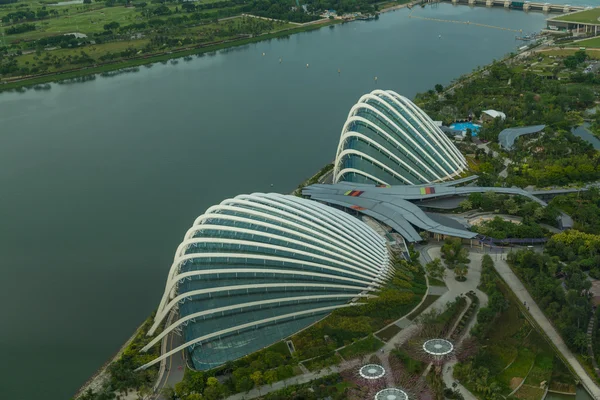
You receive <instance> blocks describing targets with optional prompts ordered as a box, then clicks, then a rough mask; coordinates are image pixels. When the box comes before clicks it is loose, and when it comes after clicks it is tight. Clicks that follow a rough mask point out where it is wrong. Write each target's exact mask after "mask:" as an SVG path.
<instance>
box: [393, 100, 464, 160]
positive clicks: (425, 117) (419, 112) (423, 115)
mask: <svg viewBox="0 0 600 400" xmlns="http://www.w3.org/2000/svg"><path fill="white" fill-rule="evenodd" d="M395 95H396V97H397V98H398V99H399V100H401V101H404V103H405V104H407V105H408V106H409V107H411V108H412V109H414V110H415V113H416V114H417V115H419V116H420V117H421V119H422V120H423V121H426V122H427V124H429V125H430V126H431V127H432V128H435V131H436V132H437V133H438V135H439V137H441V138H442V140H444V141H445V142H446V144H447V146H448V148H449V149H451V150H452V151H453V152H454V153H455V154H456V156H457V159H458V160H460V161H462V162H463V163H464V166H467V163H466V159H465V157H464V156H463V155H462V154H461V153H460V151H458V149H457V148H456V146H454V144H453V143H452V141H451V140H450V139H449V138H448V137H447V136H446V135H445V134H444V132H442V131H441V130H440V129H439V128H438V127H437V126H435V124H434V123H433V121H432V120H431V118H430V117H429V115H427V114H426V113H425V112H424V111H423V110H421V109H420V108H419V107H417V106H416V105H415V104H414V103H413V102H412V101H410V100H409V99H407V98H406V97H404V96H401V95H399V94H398V93H395Z"/></svg>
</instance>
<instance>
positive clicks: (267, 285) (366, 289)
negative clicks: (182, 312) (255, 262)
mask: <svg viewBox="0 0 600 400" xmlns="http://www.w3.org/2000/svg"><path fill="white" fill-rule="evenodd" d="M292 287H312V288H331V289H347V290H356V291H357V293H362V292H370V291H373V290H376V289H375V288H372V287H369V286H350V285H337V284H329V283H258V284H253V285H234V286H219V287H212V288H208V289H198V290H191V291H189V292H185V293H182V294H179V295H177V296H176V297H175V298H173V299H172V300H171V301H170V302H169V304H167V305H166V307H165V308H164V309H163V310H160V311H157V313H156V317H155V321H154V324H153V325H152V327H151V332H153V333H154V332H155V331H156V328H158V325H160V323H161V322H162V320H163V319H164V318H165V317H166V316H167V314H168V313H169V312H170V311H171V309H172V308H173V307H174V306H175V304H177V303H178V302H179V301H181V300H183V299H185V298H186V297H192V296H197V295H200V294H212V293H219V292H228V291H234V290H248V289H268V288H278V289H281V288H292Z"/></svg>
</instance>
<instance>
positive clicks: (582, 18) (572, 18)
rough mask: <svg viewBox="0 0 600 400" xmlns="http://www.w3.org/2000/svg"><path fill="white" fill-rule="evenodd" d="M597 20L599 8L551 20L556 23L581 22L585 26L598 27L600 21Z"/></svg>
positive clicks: (599, 12) (599, 14) (599, 16)
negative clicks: (592, 25)
mask: <svg viewBox="0 0 600 400" xmlns="http://www.w3.org/2000/svg"><path fill="white" fill-rule="evenodd" d="M598 18H600V7H599V8H593V9H591V10H585V11H579V12H576V13H572V14H568V15H562V16H560V17H556V18H552V19H554V20H556V21H567V22H581V23H586V24H599V25H600V21H598Z"/></svg>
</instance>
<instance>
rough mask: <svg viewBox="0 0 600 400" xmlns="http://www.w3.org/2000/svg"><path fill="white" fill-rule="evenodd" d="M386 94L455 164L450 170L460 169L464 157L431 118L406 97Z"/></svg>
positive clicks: (389, 92) (390, 93) (390, 92)
mask: <svg viewBox="0 0 600 400" xmlns="http://www.w3.org/2000/svg"><path fill="white" fill-rule="evenodd" d="M387 93H388V95H389V96H391V98H392V99H394V101H395V102H396V104H398V103H399V104H402V108H403V109H404V110H406V111H407V112H409V113H411V115H413V116H414V117H415V120H416V121H417V123H419V125H420V126H422V127H423V129H425V130H426V132H427V133H428V135H431V137H432V138H434V140H435V141H436V143H437V144H438V145H439V146H440V148H441V149H442V150H443V151H444V153H445V154H446V155H447V156H448V159H450V160H451V161H452V162H453V163H454V164H455V166H456V167H454V168H452V169H453V170H455V169H456V168H459V169H461V165H462V162H461V161H462V159H464V157H462V154H460V152H458V149H456V146H454V144H453V143H452V142H451V141H450V140H449V139H448V137H447V136H446V135H445V134H444V133H443V132H442V131H441V130H440V129H439V128H438V127H437V126H436V125H435V124H434V123H433V121H432V120H431V118H430V117H429V116H428V115H427V114H426V113H425V112H424V111H423V110H421V109H420V108H419V107H417V106H416V105H415V104H414V103H413V102H412V101H410V100H409V99H407V98H406V97H404V96H400V95H399V94H398V93H395V92H392V91H387ZM407 108H408V109H410V111H412V112H410V111H409V110H407ZM422 123H424V124H425V126H423V125H422ZM436 138H437V139H436ZM457 153H458V155H457Z"/></svg>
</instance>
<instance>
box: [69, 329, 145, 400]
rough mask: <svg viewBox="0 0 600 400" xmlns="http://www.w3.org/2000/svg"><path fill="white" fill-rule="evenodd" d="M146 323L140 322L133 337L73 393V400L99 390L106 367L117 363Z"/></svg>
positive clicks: (106, 376)
mask: <svg viewBox="0 0 600 400" xmlns="http://www.w3.org/2000/svg"><path fill="white" fill-rule="evenodd" d="M145 322H146V321H144V322H142V324H141V325H140V326H139V327H138V328H137V329H136V330H135V332H133V335H131V337H130V338H129V339H127V341H126V342H125V343H124V344H123V345H122V346H121V347H120V348H119V350H118V351H117V353H116V354H115V355H114V356H113V357H111V358H110V359H109V360H108V361H107V362H105V363H104V364H103V365H102V366H101V367H100V368H99V369H98V371H96V373H94V375H92V376H91V377H90V379H88V381H87V382H86V383H84V384H83V385H82V386H81V387H80V388H79V389H78V390H77V392H75V395H74V396H73V399H77V398H78V397H79V396H81V395H82V394H84V393H85V392H86V391H88V389H90V390H92V391H94V392H96V391H98V390H99V389H100V388H102V387H103V386H104V384H105V383H106V380H107V379H108V378H109V376H108V367H109V366H110V365H111V364H112V363H114V362H115V361H117V360H118V359H119V358H121V356H122V355H123V352H124V351H125V350H126V349H127V347H129V345H130V344H131V343H132V342H133V340H134V339H135V337H136V336H137V335H138V334H139V333H140V331H141V330H142V328H143V327H144V324H145Z"/></svg>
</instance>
